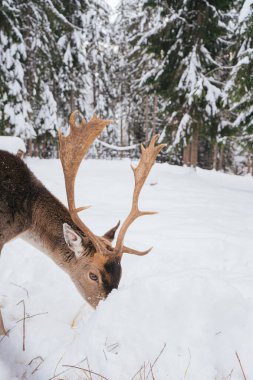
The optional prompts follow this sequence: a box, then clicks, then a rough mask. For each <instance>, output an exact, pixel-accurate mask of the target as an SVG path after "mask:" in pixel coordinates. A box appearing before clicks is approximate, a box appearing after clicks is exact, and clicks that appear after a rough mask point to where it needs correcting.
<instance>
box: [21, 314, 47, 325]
mask: <svg viewBox="0 0 253 380" xmlns="http://www.w3.org/2000/svg"><path fill="white" fill-rule="evenodd" d="M45 314H48V311H45V312H44V313H37V314H33V315H26V317H25V319H31V318H34V317H37V316H38V315H45ZM23 320H24V318H21V319H19V320H18V321H17V322H16V323H19V322H21V321H23Z"/></svg>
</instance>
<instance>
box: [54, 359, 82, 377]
mask: <svg viewBox="0 0 253 380" xmlns="http://www.w3.org/2000/svg"><path fill="white" fill-rule="evenodd" d="M61 360H62V358H61V359H60V360H59V362H60V361H61ZM86 360H87V357H85V358H84V359H83V360H81V361H80V362H78V363H76V364H75V365H80V364H82V363H83V362H85V361H86ZM59 362H58V363H57V366H58V364H59ZM57 366H56V368H57ZM69 370H70V368H68V369H65V370H64V371H62V372H59V373H57V374H55V372H56V370H55V371H54V376H53V377H50V379H48V380H53V379H55V378H56V377H58V376H60V375H62V374H64V373H65V372H68V371H69Z"/></svg>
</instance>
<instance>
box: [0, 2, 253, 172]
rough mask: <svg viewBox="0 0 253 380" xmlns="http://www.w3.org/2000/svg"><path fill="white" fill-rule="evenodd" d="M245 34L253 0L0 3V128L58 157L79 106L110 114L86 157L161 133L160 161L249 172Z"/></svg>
mask: <svg viewBox="0 0 253 380" xmlns="http://www.w3.org/2000/svg"><path fill="white" fill-rule="evenodd" d="M252 37H253V1H252V0H219V1H218V0H209V1H208V0H177V1H175V0H166V1H165V0H121V1H120V3H119V5H118V7H117V8H116V10H113V9H111V8H110V6H109V4H107V2H106V1H105V0H71V1H66V0H45V1H41V0H34V1H23V0H3V1H2V2H1V5H0V135H11V136H12V135H15V136H20V137H22V138H23V139H24V141H25V142H26V145H27V149H28V155H31V156H39V157H43V158H50V157H57V155H58V142H57V129H58V128H59V127H61V128H63V129H65V130H67V128H68V117H69V114H70V112H71V111H73V110H75V109H78V110H80V112H81V113H82V114H83V115H84V117H85V118H86V119H89V118H90V117H91V116H92V115H93V113H94V112H95V113H96V114H98V115H99V116H100V117H103V118H112V119H113V120H114V122H113V123H112V124H111V125H110V126H109V127H108V128H107V130H106V132H105V133H104V134H103V135H102V136H101V138H100V140H97V141H96V142H95V144H94V146H93V147H92V149H91V151H90V157H94V158H107V159H113V158H122V157H125V156H126V157H132V158H135V157H136V158H138V157H139V144H140V143H144V144H145V143H147V142H148V141H149V140H150V138H151V135H152V134H153V133H160V142H163V143H166V144H167V148H165V149H164V150H163V152H161V153H160V156H159V161H160V162H168V163H170V164H176V165H187V166H192V167H196V166H199V167H201V168H204V169H215V170H222V171H225V172H231V173H235V174H246V173H251V174H253V145H252V141H253V135H252V132H253V38H252ZM123 147H125V148H123Z"/></svg>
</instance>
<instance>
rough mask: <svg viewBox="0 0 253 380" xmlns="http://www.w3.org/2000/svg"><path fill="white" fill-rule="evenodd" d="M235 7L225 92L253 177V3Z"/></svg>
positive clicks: (243, 3)
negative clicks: (235, 23) (232, 56)
mask: <svg viewBox="0 0 253 380" xmlns="http://www.w3.org/2000/svg"><path fill="white" fill-rule="evenodd" d="M238 5H239V6H240V11H239V18H238V27H237V30H236V43H235V44H234V46H233V48H234V50H235V59H234V68H233V70H232V73H231V78H230V81H229V83H228V84H227V88H226V90H227V93H228V96H229V101H230V110H231V112H233V114H234V115H235V120H234V123H233V125H234V128H235V130H236V136H237V144H238V145H239V147H240V148H239V151H238V153H240V154H241V153H243V154H246V156H247V157H248V165H249V171H250V172H251V173H252V175H253V3H252V1H251V0H244V1H240V2H239V4H238Z"/></svg>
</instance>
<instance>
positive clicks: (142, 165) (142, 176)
mask: <svg viewBox="0 0 253 380" xmlns="http://www.w3.org/2000/svg"><path fill="white" fill-rule="evenodd" d="M158 138H159V135H155V136H153V137H152V140H151V142H150V144H149V146H148V147H147V148H146V149H145V148H144V146H143V145H141V158H140V161H139V163H138V165H137V166H136V167H133V166H131V168H132V170H133V172H134V179H135V187H134V193H133V201H132V208H131V211H130V213H129V215H128V217H127V218H126V220H125V221H124V223H123V225H122V227H121V229H120V231H119V235H118V238H117V243H116V247H115V250H116V251H117V252H122V253H124V252H125V253H130V252H129V251H128V250H129V249H128V248H127V247H124V245H123V241H124V237H125V234H126V232H127V230H128V228H129V227H130V225H131V224H132V223H133V222H134V221H135V220H136V219H137V218H139V217H140V216H144V215H153V214H157V212H154V211H140V210H139V206H138V202H139V195H140V192H141V189H142V187H143V185H144V183H145V181H146V179H147V177H148V175H149V172H150V170H151V168H152V166H153V165H154V163H155V160H156V157H157V155H158V153H159V152H160V151H161V149H162V148H163V147H165V146H166V144H160V145H157V146H155V143H156V142H157V140H158ZM151 249H152V248H150V249H148V250H147V251H135V252H133V253H135V254H136V255H145V254H147V253H149V252H150V251H151Z"/></svg>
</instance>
